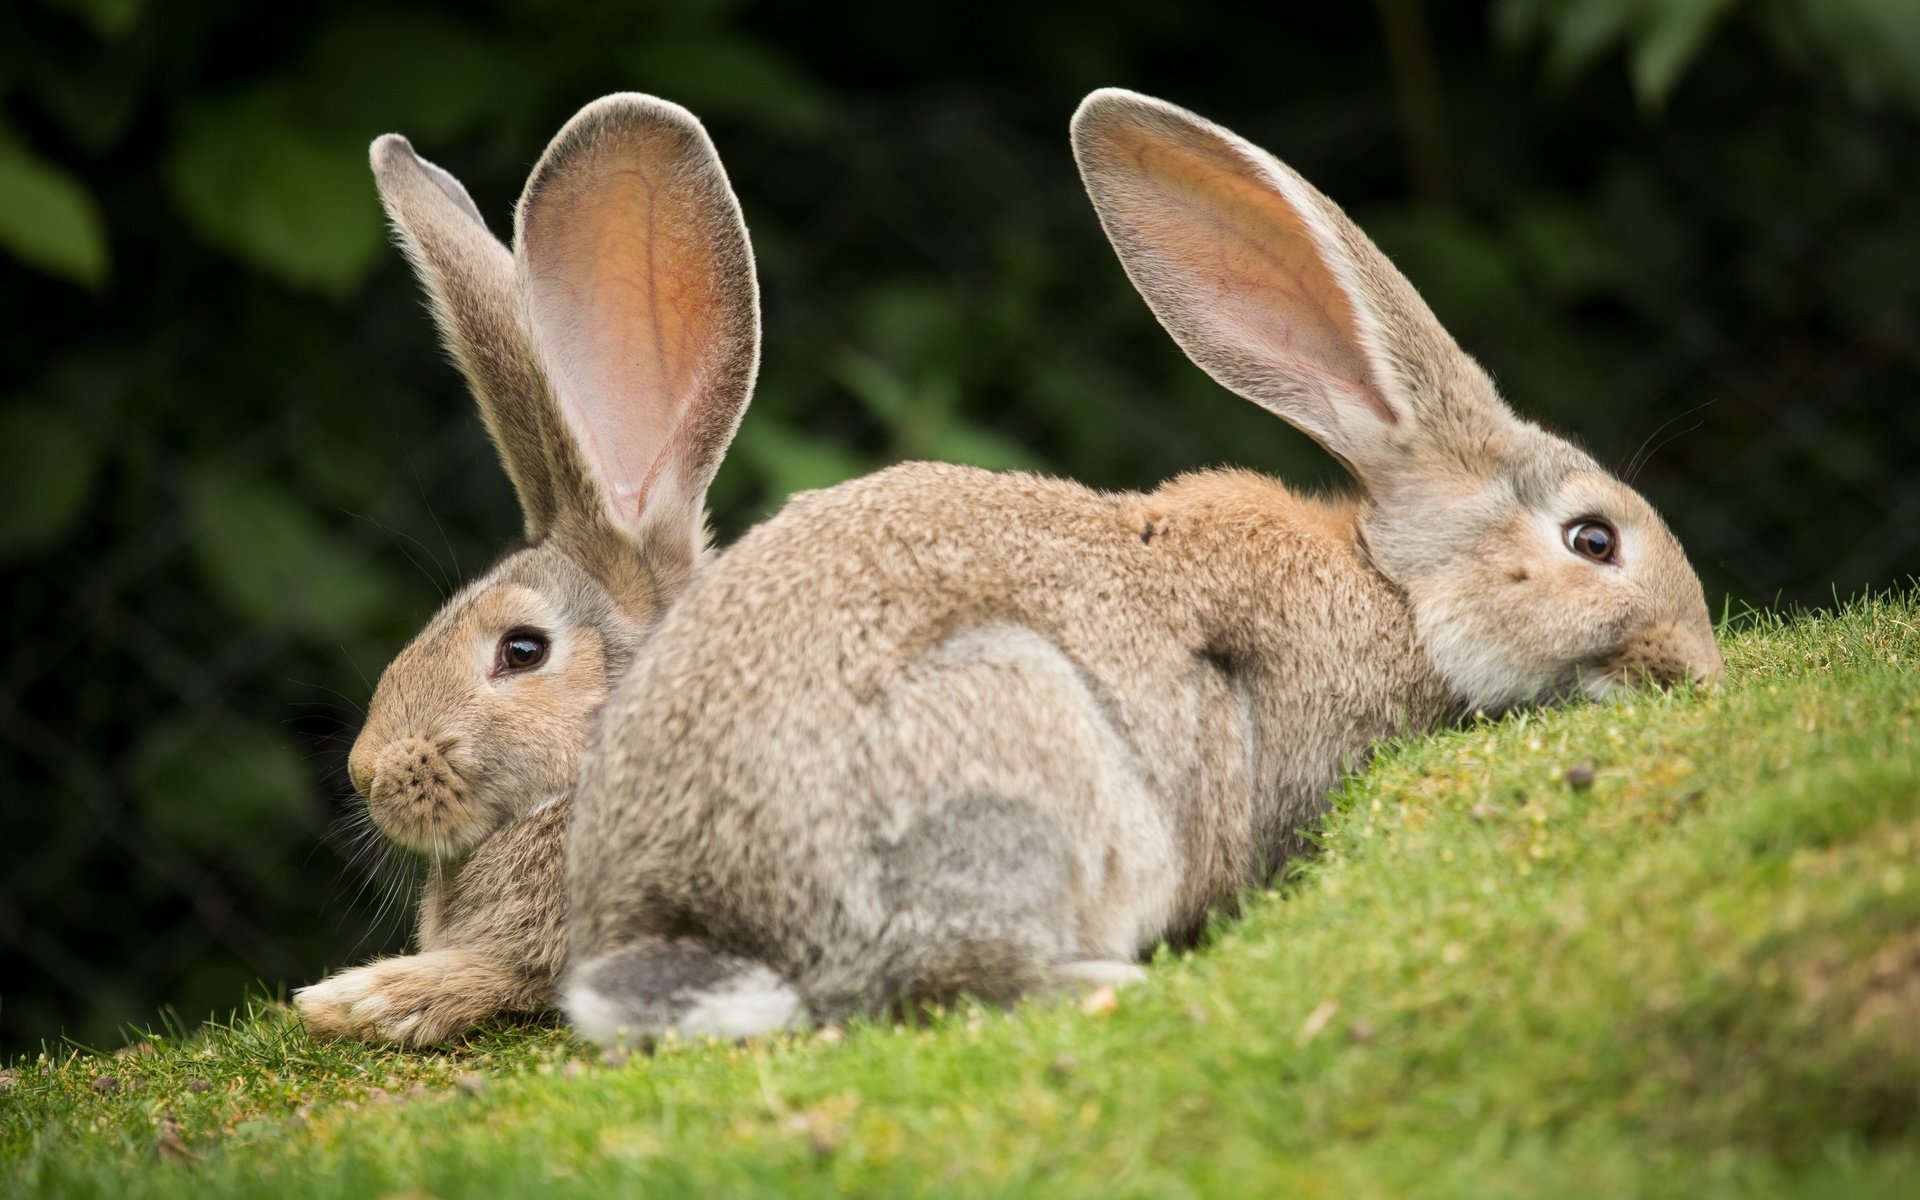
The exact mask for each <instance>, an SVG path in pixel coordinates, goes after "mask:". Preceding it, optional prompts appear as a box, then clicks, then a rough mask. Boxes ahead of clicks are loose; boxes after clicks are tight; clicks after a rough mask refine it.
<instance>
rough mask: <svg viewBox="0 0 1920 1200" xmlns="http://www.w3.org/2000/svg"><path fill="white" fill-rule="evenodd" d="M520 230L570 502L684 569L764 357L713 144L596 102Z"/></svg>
mask: <svg viewBox="0 0 1920 1200" xmlns="http://www.w3.org/2000/svg"><path fill="white" fill-rule="evenodd" d="M517 227H518V233H517V237H516V240H515V247H516V253H517V254H518V256H519V267H520V272H521V275H522V280H523V286H524V289H525V290H524V296H525V303H526V312H527V325H528V329H529V332H530V333H531V335H532V339H533V346H534V352H535V353H536V354H537V355H538V356H539V359H540V361H541V363H542V365H543V366H544V367H545V370H546V373H547V377H548V379H550V380H551V381H552V384H553V389H554V395H555V398H556V399H557V401H558V404H559V411H560V416H561V419H562V421H563V422H564V424H565V426H566V428H567V429H568V430H569V431H570V433H571V434H572V442H573V445H575V446H576V447H577V448H578V450H579V455H580V462H581V463H582V465H583V467H584V473H583V483H584V486H583V487H582V488H580V489H577V490H576V491H575V492H574V494H573V495H572V496H571V497H570V498H568V500H567V501H566V502H567V503H569V504H572V505H573V506H574V507H575V509H576V512H575V515H576V516H578V517H581V518H582V519H584V520H587V521H588V522H590V523H591V522H594V521H602V522H604V521H611V522H612V525H613V527H614V528H615V529H617V530H619V531H620V532H621V533H623V534H624V535H626V537H627V538H629V539H630V540H632V541H634V542H635V543H638V544H640V545H642V546H643V547H644V548H645V550H646V552H647V553H648V555H649V556H651V557H652V558H653V559H654V560H655V565H656V567H658V566H660V565H662V564H661V563H659V562H658V561H657V560H658V557H659V556H663V555H664V556H665V557H666V560H667V561H668V563H673V562H683V563H684V564H685V565H689V566H690V565H691V564H692V562H693V560H694V558H695V557H696V556H697V555H698V554H699V552H700V550H701V548H702V545H703V542H704V539H705V536H706V531H705V500H706V491H707V485H708V484H709V483H710V482H712V480H713V474H714V471H715V470H716V469H718V467H719V465H720V458H721V456H722V455H723V454H724V453H725V451H726V447H727V444H728V443H729V442H730V441H731V440H732V438H733V433H734V430H735V429H736V428H737V427H738V426H739V423H740V415H741V413H742V412H744V411H745V409H746V406H747V400H748V397H749V395H750V394H751V392H752V389H753V379H754V373H755V370H756V369H757V367H758V361H759V353H760V316H759V289H758V287H757V285H756V283H755V281H754V273H753V252H752V249H751V247H750V246H749V244H748V241H747V228H746V224H745V223H744V222H743V221H742V219H741V216H740V206H739V203H738V202H737V201H736V200H735V199H734V195H733V191H732V189H731V188H730V187H729V186H728V184H727V174H726V171H725V169H724V168H722V167H721V165H720V158H719V156H718V155H717V154H715V153H714V149H713V144H712V143H711V142H710V141H708V139H707V135H706V131H705V130H704V129H702V128H701V126H700V122H699V121H698V120H696V119H695V118H694V116H693V114H692V113H689V112H688V111H687V110H686V109H684V108H681V107H679V106H678V105H675V104H669V103H667V102H665V101H663V100H657V99H654V98H653V97H651V96H642V95H636V94H631V93H625V94H619V95H613V96H607V97H604V98H602V99H600V100H596V101H594V102H593V103H592V104H589V105H588V106H587V107H586V108H584V109H582V110H581V111H580V113H579V115H577V116H575V117H574V118H573V120H571V121H569V122H567V125H566V127H565V128H564V129H562V130H561V131H560V133H559V134H558V135H557V136H556V137H555V138H554V140H553V143H552V145H550V146H548V147H547V152H546V154H545V155H543V156H542V157H541V159H540V162H539V164H538V165H537V166H535V167H534V170H533V175H532V177H531V178H530V179H529V180H528V181H527V190H526V193H525V194H524V195H523V196H522V197H521V199H520V207H519V211H518V215H517Z"/></svg>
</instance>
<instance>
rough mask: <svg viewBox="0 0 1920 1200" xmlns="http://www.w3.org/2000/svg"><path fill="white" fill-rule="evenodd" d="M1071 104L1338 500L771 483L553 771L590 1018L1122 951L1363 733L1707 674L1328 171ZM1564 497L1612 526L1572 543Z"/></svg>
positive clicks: (1209, 338)
mask: <svg viewBox="0 0 1920 1200" xmlns="http://www.w3.org/2000/svg"><path fill="white" fill-rule="evenodd" d="M1073 141H1074V149H1075V153H1076V156H1077V158H1078V160H1079V163H1080V168H1081V173H1082V177H1083V179H1084V180H1085V182H1086V185H1087V189H1088V191H1089V193H1090V195H1091V196H1092V198H1093V201H1094V205H1095V208H1096V210H1097V211H1098V213H1099V215H1100V219H1101V222H1102V225H1103V226H1104V228H1105V230H1106V232H1107V234H1108V237H1109V238H1110V239H1111V241H1112V242H1113V244H1114V247H1115V249H1116V251H1117V252H1118V254H1119V256H1120V259H1121V262H1122V264H1123V265H1124V266H1125V268H1126V270H1127V272H1128V274H1129V275H1130V276H1131V278H1132V279H1133V281H1134V283H1135V284H1136V286H1137V287H1138V288H1139V289H1140V291H1141V293H1142V294H1143V295H1144V296H1145V297H1146V299H1147V300H1148V303H1149V305H1150V306H1151V307H1152V308H1153V310H1154V312H1155V314H1156V315H1157V316H1158V317H1159V318H1160V320H1161V322H1162V324H1163V325H1164V326H1165V327H1166V328H1167V329H1168V331H1169V332H1170V333H1171V334H1172V335H1173V336H1174V338H1175V340H1176V341H1177V342H1178V343H1179V344H1180V346H1181V347H1182V348H1183V349H1184V350H1185V351H1186V352H1187V354H1188V356H1189V357H1191V358H1192V359H1193V360H1194V361H1195V362H1196V363H1198V364H1199V365H1200V366H1201V367H1203V368H1204V369H1206V370H1207V371H1208V372H1209V373H1211V374H1212V375H1213V376H1214V377H1215V378H1216V379H1218V380H1219V381H1220V382H1221V383H1223V384H1225V385H1226V386H1227V387H1228V388H1230V389H1231V390H1233V391H1236V392H1238V393H1239V394H1241V395H1242V396H1245V397H1247V398H1248V399H1251V400H1253V401H1254V402H1256V403H1258V404H1260V405H1261V406H1263V407H1265V408H1267V409H1268V410H1270V411H1271V412H1273V413H1274V414H1275V415H1277V416H1279V417H1282V418H1284V419H1285V420H1287V421H1289V422H1290V423H1292V424H1294V425H1295V426H1297V427H1299V428H1300V429H1302V430H1304V431H1306V432H1307V433H1309V434H1311V435H1312V436H1313V437H1314V438H1316V439H1317V440H1318V441H1320V442H1321V444H1322V445H1324V446H1325V447H1326V448H1327V449H1328V450H1329V451H1331V452H1332V453H1334V454H1335V455H1337V456H1338V457H1339V458H1340V459H1341V461H1343V462H1344V463H1345V464H1346V465H1347V466H1348V467H1349V468H1350V469H1351V470H1352V471H1353V473H1354V475H1355V476H1356V478H1357V479H1358V481H1359V483H1360V486H1361V490H1360V494H1359V496H1358V498H1357V499H1356V500H1354V501H1353V502H1351V503H1346V504H1342V503H1329V502H1321V501H1316V500H1312V499H1308V498H1305V497H1302V496H1299V495H1297V494H1295V493H1293V492H1291V491H1289V490H1288V489H1287V488H1285V487H1284V486H1282V485H1281V484H1279V483H1277V482H1274V481H1271V480H1268V479H1264V478H1262V477H1260V476H1258V475H1254V474H1250V473H1246V472H1239V471H1213V472H1202V473H1199V474H1195V475H1190V476H1186V477H1183V478H1181V479H1177V480H1175V481H1173V482H1171V483H1169V484H1167V485H1165V486H1164V487H1162V488H1160V489H1159V490H1158V491H1155V492H1153V493H1150V494H1145V495H1111V494H1102V493H1099V492H1095V491H1092V490H1089V489H1087V488H1085V487H1081V486H1079V485H1077V484H1073V483H1068V482H1064V481H1059V480H1050V479H1043V478H1038V477H1034V476H1027V475H997V474H992V473H989V472H984V471H977V470H972V469H968V468H962V467H949V466H933V465H924V464H921V465H910V466H905V467H899V468H895V469H893V470H889V471H885V472H882V473H880V474H878V475H874V476H871V477H869V478H866V479H863V480H858V481H855V482H852V483H848V484H843V485H840V486H838V487H835V488H830V489H827V490H825V491H821V492H816V493H812V494H809V495H806V496H802V497H798V498H796V499H794V500H793V501H792V502H790V503H789V504H788V506H787V507H786V508H785V509H784V510H783V511H782V512H781V513H780V514H778V515H777V516H776V517H774V518H773V519H771V520H770V521H768V522H766V523H765V524H764V525H762V526H760V527H759V528H758V529H756V530H754V531H753V532H752V533H750V534H749V535H748V536H747V537H746V538H744V539H742V541H741V542H740V543H739V544H738V545H737V546H735V547H734V548H733V549H732V550H730V551H729V552H728V553H727V554H725V555H723V556H722V557H721V558H720V559H719V561H717V562H716V563H715V564H714V565H713V566H712V567H711V568H709V569H708V571H707V572H706V573H705V574H703V575H702V576H701V577H700V578H699V579H697V580H696V581H695V582H694V583H693V585H692V586H691V587H690V588H689V589H688V591H687V592H686V593H685V595H684V596H683V597H682V598H681V600H680V601H679V602H678V603H677V604H676V605H675V607H674V608H673V609H672V610H671V611H670V612H669V613H668V615H667V617H666V619H665V620H664V621H663V622H662V623H661V625H660V627H659V629H658V630H657V632H656V633H655V636H654V637H653V638H652V639H651V640H650V642H649V643H648V645H647V647H646V649H645V651H644V652H643V653H642V655H641V657H640V659H639V661H638V662H636V664H635V666H634V668H633V670H632V671H631V672H630V673H629V674H628V675H627V677H626V678H625V679H624V680H623V681H622V682H621V683H620V684H619V685H618V686H617V687H616V688H615V690H614V693H613V694H612V695H611V696H610V697H609V698H608V701H607V704H606V706H605V708H604V710H603V715H602V719H601V723H600V725H599V727H598V729H597V730H596V732H595V735H594V741H593V744H592V746H591V747H590V749H589V752H588V755H587V757H586V759H585V761H584V762H583V764H582V768H581V774H580V780H579V786H578V788H577V790H576V794H575V804H576V812H575V824H574V829H573V836H572V839H571V841H570V843H569V847H570V849H569V859H568V875H569V881H570V888H571V891H572V895H573V910H572V912H573V916H572V922H573V924H572V934H573V943H572V953H573V966H572V967H571V969H570V974H569V977H568V981H567V983H566V985H565V988H564V992H563V995H564V997H565V1007H566V1008H567V1011H568V1013H569V1014H570V1015H571V1016H572V1018H573V1019H574V1021H575V1023H576V1025H577V1026H578V1027H579V1028H580V1029H581V1031H582V1032H583V1033H585V1034H586V1035H587V1036H589V1037H592V1038H595V1039H598V1040H603V1041H607V1040H612V1041H619V1040H625V1039H628V1038H644V1037H648V1036H652V1035H655V1034H659V1033H663V1032H667V1031H672V1030H678V1031H680V1032H683V1033H696V1032H700V1031H702V1030H703V1029H711V1028H713V1027H714V1026H715V1025H716V1024H723V1025H724V1027H725V1029H726V1031H728V1032H730V1033H735V1034H738V1033H744V1032H753V1031H754V1029H753V1028H752V1027H753V1026H754V1025H755V1023H756V1022H758V1023H759V1027H760V1028H770V1027H776V1026H779V1025H785V1024H791V1023H795V1022H799V1021H803V1020H806V1019H808V1018H809V1017H813V1018H837V1017H839V1016H842V1015H845V1014H848V1013H852V1012H859V1011H874V1010H877V1009H885V1008H887V1007H890V1006H895V1005H901V1004H909V1005H910V1004H915V1003H924V1002H929V1001H936V1002H937V1001H943V1000H946V999H949V998H951V997H953V996H954V995H956V994H959V993H971V994H973V995H976V996H979V997H981V998H983V999H987V1000H1010V999H1012V998H1014V997H1016V996H1019V995H1021V994H1024V993H1027V992H1029V991H1031V990H1033V989H1035V988H1038V987H1042V986H1046V985H1048V984H1050V983H1060V982H1063V981H1084V980H1086V979H1088V978H1102V977H1121V976H1123V975H1124V974H1126V972H1127V970H1128V968H1127V965H1126V964H1127V963H1129V962H1130V961H1131V960H1133V959H1135V958H1136V957H1137V956H1139V955H1140V954H1142V953H1144V952H1146V951H1148V950H1150V949H1151V947H1152V946H1154V945H1155V944H1156V943H1158V942H1160V941H1162V940H1169V939H1170V940H1173V941H1176V942H1184V941H1189V940H1191V939H1192V938H1194V937H1195V936H1197V935H1198V934H1199V933H1200V931H1201V930H1202V929H1203V927H1204V924H1205V921H1206V919H1207V916H1208V914H1209V913H1210V912H1211V911H1214V910H1216V909H1218V908H1220V907H1223V906H1225V905H1228V904H1230V903H1231V902H1232V898H1233V897H1234V896H1235V895H1236V894H1238V892H1239V891H1240V890H1241V889H1243V888H1245V887H1247V886H1248V885H1251V884H1254V883H1257V882H1258V881H1259V880H1260V879H1261V878H1262V877H1263V876H1264V875H1265V874H1266V873H1267V872H1269V871H1271V870H1272V869H1273V868H1274V867H1275V866H1276V865H1277V864H1278V863H1280V862H1281V861H1283V860H1284V859H1285V858H1286V857H1288V856H1289V855H1291V854H1293V853H1295V852H1297V851H1298V850H1299V849H1300V848H1301V833H1302V831H1303V830H1304V829H1306V828H1309V827H1310V826H1311V825H1312V823H1313V822H1314V821H1315V820H1316V819H1317V818H1318V817H1319V816H1320V815H1321V813H1322V812H1323V811H1324V809H1325V807H1326V804H1327V799H1326V797H1327V794H1328V789H1329V788H1330V787H1331V786H1332V785H1334V784H1335V783H1336V781H1337V780H1338V778H1339V775H1340V772H1341V771H1342V770H1343V769H1346V768H1349V767H1354V766H1358V765H1360V764H1363V763H1364V762H1365V761H1366V760H1367V758H1368V756H1369V755H1370V753H1371V752H1372V748H1373V747H1374V745H1375V744H1376V743H1378V742H1379V741H1380V740H1381V739H1382V738H1385V737H1388V736H1391V735H1394V734H1397V733H1401V732H1406V731H1418V730H1422V729H1425V728H1428V727H1430V726H1432V725H1433V724H1435V723H1436V722H1438V721H1441V720H1443V719H1446V718H1447V717H1448V716H1449V715H1451V714H1458V713H1461V712H1464V711H1467V710H1470V709H1472V708H1475V707H1484V708H1488V709H1500V708H1504V707H1508V706H1512V705H1517V704H1526V703H1533V702H1536V701H1545V700H1552V699H1558V698H1562V697H1567V696H1572V695H1578V694H1580V693H1582V692H1588V693H1603V692H1605V691H1607V690H1610V689H1611V688H1614V687H1617V686H1622V685H1623V684H1624V683H1626V682H1629V681H1633V680H1637V679H1640V678H1652V679H1654V680H1656V681H1658V682H1663V683H1665V682H1673V681H1679V680H1706V679H1711V678H1713V677H1715V676H1716V675H1717V674H1718V673H1719V671H1720V669H1721V667H1720V658H1719V653H1718V651H1717V650H1716V649H1715V647H1714V643H1713V637H1712V629H1711V625H1710V623H1709V621H1708V618H1707V612H1706V605H1705V601H1704V599H1703V597H1702V595H1701V592H1700V586H1699V583H1698V581H1697V580H1696V579H1695V578H1694V575H1693V572H1692V570H1691V569H1690V568H1689V566H1688V565H1687V561H1686V558H1685V556H1684V554H1683V553H1682V552H1681V550H1680V548H1679V546H1678V544H1677V543H1676V542H1675V541H1674V539H1673V537H1672V535H1671V534H1670V533H1669V532H1668V531H1667V529H1666V527H1665V526H1664V525H1663V524H1661V522H1660V520H1659V518H1658V517H1657V516H1656V515H1655V514H1654V513H1653V510H1652V509H1651V508H1650V507H1649V506H1648V505H1647V504H1646V502H1645V501H1644V500H1642V499H1640V497H1638V496H1637V495H1635V494H1634V493H1633V492H1632V491H1631V490H1630V489H1628V488H1626V487H1625V486H1624V485H1622V484H1620V483H1619V482H1618V481H1616V480H1614V479H1612V478H1611V477H1609V476H1608V475H1607V474H1606V472H1604V471H1603V470H1602V469H1601V468H1600V467H1599V466H1598V465H1597V464H1595V463H1594V462H1593V461H1592V460H1591V459H1590V458H1589V457H1587V456H1586V455H1585V454H1583V453H1581V452H1580V451H1578V450H1576V449H1575V448H1573V447H1572V446H1571V445H1569V444H1568V443H1566V442H1564V441H1562V440H1560V439H1558V438H1556V437H1553V436H1552V435H1550V434H1547V433H1545V432H1544V431H1542V430H1540V429H1538V428H1536V427H1534V426H1532V425H1529V424H1527V423H1526V422H1524V421H1521V420H1519V419H1518V418H1516V417H1515V416H1513V414H1512V413H1510V412H1509V411H1508V410H1507V408H1506V407H1505V405H1504V404H1502V403H1501V401H1500V399H1499V398H1498V396H1497V395H1496V394H1495V391H1494V388H1493V385H1492V383H1491V381H1490V380H1489V379H1488V378H1487V376H1486V374H1485V373H1484V372H1483V371H1481V370H1480V368H1479V367H1478V366H1477V365H1476V364H1475V363H1474V362H1473V361H1472V360H1471V359H1470V358H1468V357H1467V356H1466V355H1465V354H1464V353H1462V352H1461V351H1460V349H1459V348H1458V347H1457V346H1456V345H1455V344H1454V342H1453V340H1452V338H1451V337H1449V336H1448V335H1447V333H1446V331H1445V330H1444V329H1442V328H1441V327H1440V325H1439V323H1438V322H1437V321H1435V319H1434V318H1433V315H1432V314H1431V313H1430V312H1429V311H1428V310H1427V308H1426V306H1425V305H1424V304H1423V303H1422V302H1421V300H1420V298H1419V296H1418V295H1417V294H1416V293H1415V291H1414V290H1413V288H1412V286H1411V285H1410V284H1408V283H1407V282H1406V280H1404V279H1403V278H1402V277H1401V276H1400V275H1399V273H1398V272H1397V271H1395V270H1394V269H1393V267H1392V265H1391V264H1390V263H1388V262H1387V260H1386V259H1385V258H1384V257H1383V256H1382V255H1381V254H1380V253H1379V252H1378V251H1377V250H1376V249H1375V248H1374V247H1373V245H1372V244H1371V243H1370V242H1369V241H1368V240H1367V239H1366V237H1365V235H1363V234H1362V233H1361V232H1360V231H1359V230H1358V229H1357V228H1355V227H1354V226H1353V225H1352V223H1351V222H1349V221H1348V220H1347V219H1346V217H1345V216H1344V215H1343V214H1342V213H1341V212H1340V210H1339V209H1338V208H1337V207H1335V206H1334V205H1333V204H1332V202H1331V201H1328V200H1327V199H1326V198H1325V197H1324V196H1321V195H1320V194H1319V193H1318V192H1316V191H1315V190H1314V189H1313V188H1312V187H1310V186H1309V185H1308V184H1307V183H1306V182H1305V181H1304V180H1302V179H1301V178H1300V177H1299V176H1298V175H1296V174H1294V173H1293V172H1292V171H1291V170H1289V169H1288V168H1287V167H1285V166H1284V165H1282V164H1281V163H1280V162H1279V161H1278V160H1276V159H1274V158H1273V157H1272V156H1271V155H1268V154H1266V153H1265V152H1264V151H1261V150H1259V149H1258V148H1257V147H1254V146H1252V145H1250V144H1249V143H1247V142H1245V141H1243V140H1241V139H1240V138H1238V137H1236V136H1235V135H1233V134H1232V133H1229V132H1228V131H1226V130H1224V129H1221V128H1219V127H1218V126H1215V125H1212V124H1210V123H1208V122H1206V121H1204V120H1202V119H1201V118H1199V117H1196V116H1194V115H1193V114H1191V113H1187V112H1185V111H1183V110H1180V109H1177V108H1174V107H1172V106H1171V105H1167V104H1164V103H1162V102H1160V101H1156V100H1151V99H1148V98H1146V97H1141V96H1136V95H1133V94H1131V93H1126V92H1118V91H1105V92H1098V93H1095V94H1094V95H1093V96H1091V97H1089V98H1088V100H1087V101H1086V103H1085V104H1083V105H1082V106H1081V109H1080V112H1079V113H1078V114H1076V116H1075V119H1074V125H1073ZM1582 521H1586V522H1606V528H1607V529H1609V530H1614V531H1617V539H1616V541H1617V546H1618V553H1617V554H1615V553H1613V552H1612V550H1611V549H1609V551H1608V553H1607V554H1606V555H1605V556H1603V557H1595V556H1594V555H1591V554H1588V555H1585V556H1583V555H1582V554H1580V553H1577V552H1576V551H1577V550H1578V548H1579V546H1580V545H1582V544H1584V543H1580V542H1578V541H1577V540H1576V539H1574V538H1573V537H1572V535H1571V533H1570V532H1569V531H1570V530H1572V529H1573V528H1575V527H1576V525H1575V523H1578V522H1582ZM1605 544H1606V545H1608V546H1609V547H1612V546H1613V545H1614V544H1615V543H1614V542H1608V543H1605ZM715 1013H719V1014H721V1015H722V1017H723V1018H724V1020H723V1021H716V1019H715V1016H714V1014H715Z"/></svg>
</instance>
